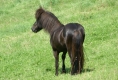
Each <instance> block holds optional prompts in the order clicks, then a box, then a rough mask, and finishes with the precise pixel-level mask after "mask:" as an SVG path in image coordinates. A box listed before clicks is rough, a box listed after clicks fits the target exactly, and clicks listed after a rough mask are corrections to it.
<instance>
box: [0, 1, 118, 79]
mask: <svg viewBox="0 0 118 80" xmlns="http://www.w3.org/2000/svg"><path fill="white" fill-rule="evenodd" d="M40 5H42V6H43V7H44V9H46V10H48V11H51V12H52V13H54V14H55V15H56V16H57V17H58V19H59V20H60V21H61V22H62V23H63V24H67V23H70V22H78V23H80V24H82V25H83V26H84V28H85V32H86V38H85V43H84V52H85V66H84V71H83V73H82V74H78V75H75V76H71V75H70V59H69V57H68V55H67V57H66V69H67V73H66V74H61V64H62V61H61V53H60V61H59V76H55V67H54V57H53V53H52V50H51V46H50V42H49V41H50V38H49V35H48V34H47V33H45V31H43V30H42V31H41V32H39V33H37V34H35V33H33V32H32V31H31V27H32V25H33V23H34V22H35V17H34V14H35V11H36V9H38V8H39V6H40ZM0 80H118V1H117V0H0Z"/></svg>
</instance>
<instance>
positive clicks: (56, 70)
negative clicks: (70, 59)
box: [53, 51, 59, 75]
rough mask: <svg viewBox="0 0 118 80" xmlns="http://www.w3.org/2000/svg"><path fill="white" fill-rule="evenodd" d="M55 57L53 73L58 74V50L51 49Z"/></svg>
mask: <svg viewBox="0 0 118 80" xmlns="http://www.w3.org/2000/svg"><path fill="white" fill-rule="evenodd" d="M53 54H54V57H55V75H58V67H59V63H58V62H59V52H57V51H53Z"/></svg>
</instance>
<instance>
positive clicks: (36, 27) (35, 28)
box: [31, 21, 42, 33]
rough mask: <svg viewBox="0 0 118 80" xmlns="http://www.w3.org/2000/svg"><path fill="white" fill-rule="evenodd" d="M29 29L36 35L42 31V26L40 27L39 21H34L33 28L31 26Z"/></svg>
mask: <svg viewBox="0 0 118 80" xmlns="http://www.w3.org/2000/svg"><path fill="white" fill-rule="evenodd" d="M31 29H32V31H33V32H35V33H37V32H38V31H40V30H41V29H42V26H41V24H40V22H39V21H36V22H35V23H34V24H33V26H32V28H31Z"/></svg>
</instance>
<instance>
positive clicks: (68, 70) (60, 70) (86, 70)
mask: <svg viewBox="0 0 118 80" xmlns="http://www.w3.org/2000/svg"><path fill="white" fill-rule="evenodd" d="M94 70H95V68H91V69H90V68H85V69H83V70H82V73H86V72H92V71H94ZM59 72H62V68H60V69H59ZM70 72H71V68H66V73H67V74H69V73H70Z"/></svg>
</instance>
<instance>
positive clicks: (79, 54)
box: [71, 30, 84, 75]
mask: <svg viewBox="0 0 118 80" xmlns="http://www.w3.org/2000/svg"><path fill="white" fill-rule="evenodd" d="M83 41H84V40H83V34H82V33H81V31H80V30H75V31H74V35H73V38H72V56H71V58H72V70H71V74H72V75H73V74H76V73H81V71H82V69H83V66H84V52H83Z"/></svg>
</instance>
